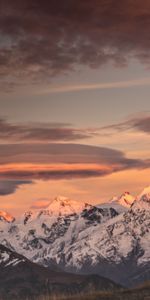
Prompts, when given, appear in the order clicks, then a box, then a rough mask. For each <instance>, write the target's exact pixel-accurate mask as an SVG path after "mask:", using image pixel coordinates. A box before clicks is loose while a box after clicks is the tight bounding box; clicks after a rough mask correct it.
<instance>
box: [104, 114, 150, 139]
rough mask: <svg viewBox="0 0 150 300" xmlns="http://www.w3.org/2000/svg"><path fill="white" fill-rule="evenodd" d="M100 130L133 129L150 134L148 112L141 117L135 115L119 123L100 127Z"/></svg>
mask: <svg viewBox="0 0 150 300" xmlns="http://www.w3.org/2000/svg"><path fill="white" fill-rule="evenodd" d="M101 130H106V131H109V130H115V131H127V130H135V131H138V132H144V133H146V134H150V116H149V115H148V114H146V115H143V116H141V117H140V116H137V117H134V118H131V119H128V120H126V121H124V122H121V123H116V124H112V125H109V126H105V127H102V128H101Z"/></svg>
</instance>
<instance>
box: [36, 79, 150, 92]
mask: <svg viewBox="0 0 150 300" xmlns="http://www.w3.org/2000/svg"><path fill="white" fill-rule="evenodd" d="M135 86H136V87H138V86H150V77H147V78H140V79H132V80H126V81H116V82H105V83H95V84H79V85H63V86H55V87H50V88H48V89H47V88H45V89H43V90H40V91H39V92H37V93H39V94H48V93H67V92H78V91H86V90H103V89H123V88H130V87H135Z"/></svg>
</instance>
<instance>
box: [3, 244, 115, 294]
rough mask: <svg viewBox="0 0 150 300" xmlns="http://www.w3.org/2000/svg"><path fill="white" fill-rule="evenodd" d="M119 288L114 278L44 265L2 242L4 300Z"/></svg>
mask: <svg viewBox="0 0 150 300" xmlns="http://www.w3.org/2000/svg"><path fill="white" fill-rule="evenodd" d="M118 287H119V286H117V285H116V284H115V283H113V282H112V281H110V280H107V279H105V278H101V277H99V276H96V275H92V276H81V275H75V274H70V273H64V272H56V271H53V270H50V269H49V268H44V267H42V266H39V265H36V264H34V263H32V262H30V261H29V260H27V259H26V258H25V257H23V256H21V255H19V254H17V253H15V252H12V251H11V250H9V249H8V248H6V247H5V246H3V245H0V296H1V297H2V298H4V299H5V300H6V299H24V298H25V299H26V298H27V297H29V296H32V297H33V296H39V295H44V294H47V293H48V294H60V293H61V294H62V293H63V294H72V293H80V292H88V291H89V290H91V289H92V288H93V289H95V290H105V289H106V290H107V289H114V288H118Z"/></svg>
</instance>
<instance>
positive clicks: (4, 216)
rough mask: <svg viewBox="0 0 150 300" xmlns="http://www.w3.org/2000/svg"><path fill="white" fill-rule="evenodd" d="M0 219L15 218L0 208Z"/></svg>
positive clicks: (7, 220)
mask: <svg viewBox="0 0 150 300" xmlns="http://www.w3.org/2000/svg"><path fill="white" fill-rule="evenodd" d="M0 219H2V220H4V221H6V222H13V221H14V219H15V218H14V217H13V216H11V215H10V214H8V213H7V212H5V211H2V210H0Z"/></svg>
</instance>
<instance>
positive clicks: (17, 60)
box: [0, 0, 150, 87]
mask: <svg viewBox="0 0 150 300" xmlns="http://www.w3.org/2000/svg"><path fill="white" fill-rule="evenodd" d="M149 32H150V2H149V1H146V0H145V1H141V0H136V1H134V0H122V1H120V0H107V1H106V0H101V1H99V0H93V1H91V0H86V1H81V0H63V1H54V0H50V1H49V0H45V1H42V0H36V1H35V0H26V1H18V0H14V1H11V0H1V3H0V35H1V46H0V66H1V68H0V69H1V71H0V76H1V78H3V83H4V84H5V83H7V84H8V86H9V87H11V85H12V83H13V82H14V78H15V77H16V78H18V79H19V78H21V77H22V78H23V79H25V80H26V82H27V81H28V78H29V81H31V80H32V81H34V80H35V79H36V81H37V82H38V81H39V80H40V81H42V80H43V79H44V80H46V78H48V79H49V78H50V76H55V75H57V74H61V73H64V72H69V71H70V70H72V69H74V68H75V67H76V66H79V65H86V66H89V67H92V68H97V67H100V66H101V65H103V64H105V63H108V62H111V63H112V64H114V65H116V66H120V67H122V66H124V65H126V64H127V63H128V61H129V60H130V59H132V58H136V59H138V60H139V61H141V62H142V63H144V64H146V66H147V65H149V64H150V53H149V48H150V39H149ZM18 82H19V81H18ZM18 82H17V84H18Z"/></svg>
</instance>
